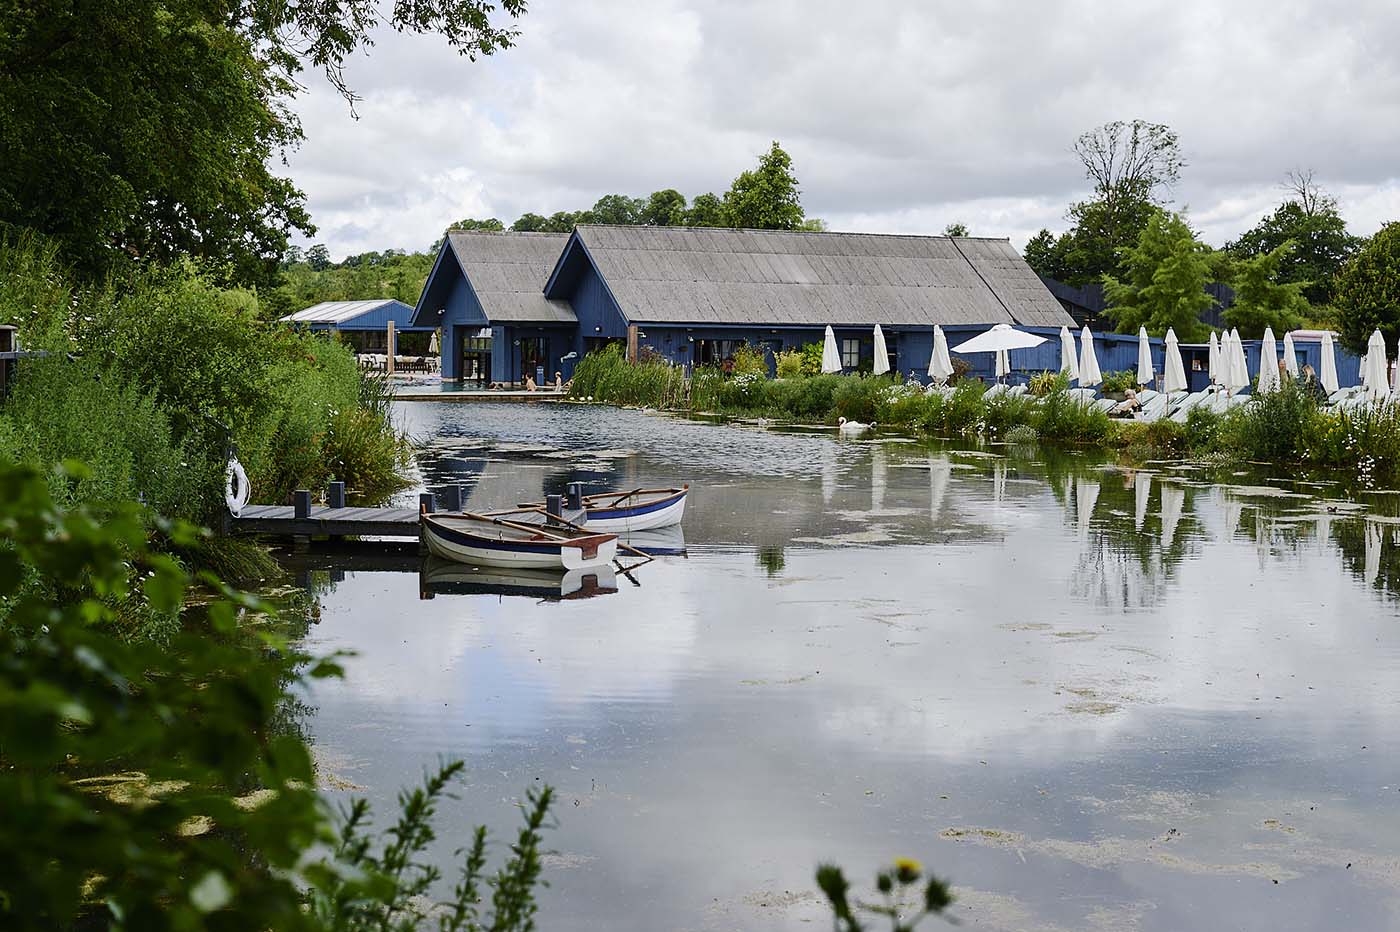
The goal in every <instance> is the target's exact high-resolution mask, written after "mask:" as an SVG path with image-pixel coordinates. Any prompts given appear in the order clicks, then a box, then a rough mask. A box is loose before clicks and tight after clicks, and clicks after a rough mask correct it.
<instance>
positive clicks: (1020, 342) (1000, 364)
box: [953, 324, 1045, 378]
mask: <svg viewBox="0 0 1400 932" xmlns="http://www.w3.org/2000/svg"><path fill="white" fill-rule="evenodd" d="M1044 342H1045V337H1042V336H1037V335H1035V334H1034V333H1027V332H1026V331H1024V330H1017V329H1016V328H1015V327H1013V326H1011V325H1010V324H997V325H996V326H995V327H992V329H990V330H987V331H985V332H983V333H979V334H978V335H977V336H975V337H973V338H972V339H971V340H965V341H964V342H962V343H959V344H958V345H957V346H955V347H953V352H955V353H996V354H997V359H996V368H997V370H998V376H997V377H998V378H1000V377H1001V375H1004V374H1005V372H1009V371H1011V359H1010V356H1007V357H1005V358H1003V357H1002V356H1001V353H1002V352H1003V351H1008V350H1014V349H1026V348H1028V347H1032V346H1039V345H1040V344H1042V343H1044ZM1002 370H1005V371H1004V372H1003V371H1002Z"/></svg>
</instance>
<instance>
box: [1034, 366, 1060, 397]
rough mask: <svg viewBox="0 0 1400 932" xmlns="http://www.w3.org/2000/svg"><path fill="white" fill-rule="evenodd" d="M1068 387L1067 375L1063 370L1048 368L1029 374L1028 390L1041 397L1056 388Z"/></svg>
mask: <svg viewBox="0 0 1400 932" xmlns="http://www.w3.org/2000/svg"><path fill="white" fill-rule="evenodd" d="M1068 388H1069V377H1068V376H1067V375H1065V374H1064V373H1063V372H1051V371H1049V370H1048V369H1047V370H1046V371H1044V372H1039V373H1036V374H1035V375H1033V376H1031V381H1030V385H1029V390H1030V393H1031V394H1032V395H1034V396H1035V397H1037V398H1041V397H1043V396H1045V395H1048V394H1050V393H1051V392H1053V391H1055V390H1056V389H1060V390H1065V389H1068Z"/></svg>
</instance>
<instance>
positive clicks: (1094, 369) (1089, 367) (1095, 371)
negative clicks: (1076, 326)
mask: <svg viewBox="0 0 1400 932" xmlns="http://www.w3.org/2000/svg"><path fill="white" fill-rule="evenodd" d="M1102 381H1103V373H1102V372H1100V371H1099V357H1098V355H1097V354H1096V353H1095V352H1094V335H1093V334H1092V333H1090V332H1089V327H1088V325H1087V324H1086V325H1085V327H1084V332H1083V333H1081V334H1080V335H1079V384H1080V385H1082V386H1083V387H1085V388H1090V387H1092V386H1094V385H1098V384H1099V383H1100V382H1102Z"/></svg>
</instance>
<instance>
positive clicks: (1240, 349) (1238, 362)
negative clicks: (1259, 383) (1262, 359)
mask: <svg viewBox="0 0 1400 932" xmlns="http://www.w3.org/2000/svg"><path fill="white" fill-rule="evenodd" d="M1230 357H1231V360H1232V362H1231V368H1233V369H1234V379H1235V390H1236V391H1239V390H1241V389H1245V388H1248V387H1249V362H1248V361H1247V360H1246V359H1245V358H1244V341H1243V340H1241V339H1240V328H1239V327H1235V328H1234V329H1233V330H1231V331H1230Z"/></svg>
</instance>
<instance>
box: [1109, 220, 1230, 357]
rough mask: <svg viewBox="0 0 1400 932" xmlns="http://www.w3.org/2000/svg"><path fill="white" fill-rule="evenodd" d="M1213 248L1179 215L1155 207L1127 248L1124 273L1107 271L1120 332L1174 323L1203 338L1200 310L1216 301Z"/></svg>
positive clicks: (1156, 331) (1187, 336) (1181, 331)
mask: <svg viewBox="0 0 1400 932" xmlns="http://www.w3.org/2000/svg"><path fill="white" fill-rule="evenodd" d="M1209 249H1210V247H1208V246H1206V245H1205V244H1204V243H1202V242H1200V241H1199V240H1197V239H1196V235H1195V234H1194V233H1193V232H1192V231H1191V228H1190V227H1189V226H1187V225H1186V221H1185V220H1183V219H1181V217H1180V216H1179V215H1177V214H1174V213H1169V212H1167V211H1163V210H1159V211H1157V212H1156V213H1154V214H1153V215H1152V218H1151V219H1150V220H1149V221H1148V222H1147V227H1146V229H1144V230H1143V232H1142V236H1141V237H1140V238H1139V240H1138V242H1137V243H1136V244H1135V245H1134V246H1131V247H1129V248H1127V249H1124V250H1123V278H1122V279H1121V280H1120V279H1118V278H1116V277H1114V276H1112V275H1105V276H1104V293H1105V294H1106V295H1107V297H1108V302H1109V306H1108V308H1107V313H1108V315H1109V316H1110V317H1112V318H1113V320H1114V322H1115V323H1116V324H1117V325H1118V330H1119V332H1121V333H1134V332H1136V331H1137V329H1138V328H1139V327H1146V328H1147V330H1148V332H1149V333H1151V334H1153V335H1154V336H1161V335H1163V334H1164V333H1166V331H1167V328H1168V327H1171V328H1173V329H1174V330H1175V331H1176V335H1177V336H1178V337H1180V338H1181V339H1182V340H1185V341H1188V342H1191V341H1196V340H1201V339H1203V338H1204V337H1205V336H1206V332H1207V327H1206V325H1205V324H1203V323H1201V320H1200V314H1201V312H1202V311H1204V310H1206V309H1207V308H1209V307H1210V306H1211V304H1212V303H1213V301H1214V299H1213V298H1212V297H1211V296H1210V295H1209V294H1207V293H1206V291H1205V286H1206V284H1207V283H1208V282H1209V281H1210V268H1211V262H1210V259H1209V257H1208V252H1209Z"/></svg>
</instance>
